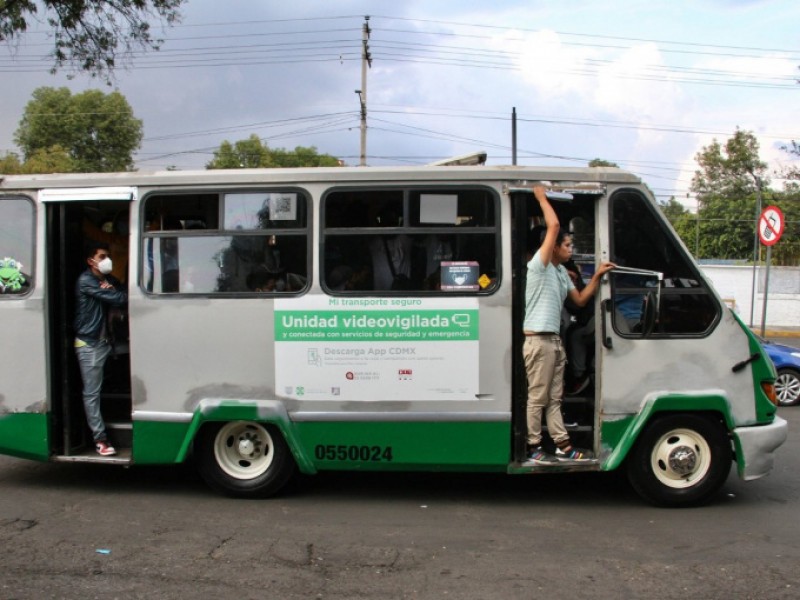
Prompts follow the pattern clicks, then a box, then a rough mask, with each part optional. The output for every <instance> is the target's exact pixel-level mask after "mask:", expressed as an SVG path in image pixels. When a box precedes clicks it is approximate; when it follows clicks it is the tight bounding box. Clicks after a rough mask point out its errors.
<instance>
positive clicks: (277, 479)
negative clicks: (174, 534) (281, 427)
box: [195, 421, 296, 498]
mask: <svg viewBox="0 0 800 600" xmlns="http://www.w3.org/2000/svg"><path fill="white" fill-rule="evenodd" d="M195 453H196V455H197V459H198V470H199V471H200V475H201V476H202V477H203V479H204V480H205V481H206V483H208V485H209V486H210V487H211V488H212V489H214V490H216V491H218V492H222V493H223V494H226V495H228V496H234V497H237V498H265V497H267V496H272V495H274V494H276V493H277V492H278V491H279V490H280V489H281V488H282V487H283V486H284V485H285V484H286V482H287V481H288V480H289V478H290V477H291V476H292V474H293V473H294V471H295V468H296V465H295V462H294V458H293V457H292V453H291V451H290V450H289V446H288V445H287V444H286V440H284V439H283V436H282V435H281V434H280V432H279V431H278V430H277V428H275V427H274V426H273V425H266V424H264V423H256V422H252V421H231V422H228V423H209V424H207V425H205V426H204V427H203V428H202V429H201V430H200V432H199V433H198V435H197V438H196V440H195Z"/></svg>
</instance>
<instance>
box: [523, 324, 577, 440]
mask: <svg viewBox="0 0 800 600" xmlns="http://www.w3.org/2000/svg"><path fill="white" fill-rule="evenodd" d="M522 353H523V356H524V358H525V372H526V373H527V375H528V445H529V446H538V445H539V444H541V443H542V413H544V414H545V418H546V419H547V429H548V432H549V433H550V437H552V438H553V441H554V442H555V443H556V446H560V447H565V446H567V445H568V444H569V434H568V433H567V430H566V428H565V427H564V419H563V417H562V416H561V399H562V397H563V395H564V366H565V364H566V362H567V356H566V352H564V347H563V346H562V345H561V338H560V337H559V336H557V335H533V336H526V337H525V345H524V346H523V348H522Z"/></svg>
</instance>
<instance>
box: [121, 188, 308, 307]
mask: <svg viewBox="0 0 800 600" xmlns="http://www.w3.org/2000/svg"><path fill="white" fill-rule="evenodd" d="M237 193H238V194H276V193H277V194H280V193H287V194H296V195H297V199H298V207H299V206H300V203H301V202H302V203H303V206H304V210H305V225H304V226H303V227H284V228H274V227H271V228H265V229H225V228H224V226H225V220H224V219H225V196H226V195H232V194H237ZM190 195H206V196H211V195H216V196H217V225H218V226H217V227H216V228H208V229H173V230H166V231H152V232H148V231H146V230H145V224H146V223H147V219H146V214H147V210H148V201H150V200H152V198H153V196H169V197H179V196H190ZM313 222H314V218H313V203H312V201H311V194H310V193H309V192H308V190H306V189H303V188H301V187H298V186H294V185H277V186H274V187H271V186H258V187H254V188H249V187H248V188H239V187H223V188H213V189H181V190H169V189H154V190H151V191H148V192H147V193H146V194H145V195H144V196H143V197H142V199H141V201H140V208H139V223H140V226H139V244H140V246H139V247H140V251H139V265H138V269H139V273H138V278H137V279H138V284H139V288H140V289H141V290H142V292H144V294H145V295H147V296H148V297H153V298H176V297H183V298H187V297H191V298H209V299H215V298H265V297H269V298H278V297H280V298H285V297H288V296H299V295H302V294H305V293H307V292H308V290H309V288H310V287H311V283H312V281H311V280H312V273H313V271H312V267H313V265H312V254H313V248H312V246H313ZM270 236H276V237H278V238H280V237H285V236H305V240H306V243H305V250H306V256H305V269H306V273H305V277H306V284H305V286H304V287H303V288H302V289H299V290H292V291H250V290H241V291H233V292H222V291H214V292H205V291H204V292H185V291H184V292H182V291H177V292H154V291H152V290H148V289H147V285H146V276H147V273H146V265H145V261H146V260H147V257H146V251H145V248H146V245H147V244H146V242H147V240H148V239H159V238H160V239H164V238H178V239H180V238H221V237H228V238H231V239H232V238H234V237H250V238H269V237H270Z"/></svg>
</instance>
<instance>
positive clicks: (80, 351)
mask: <svg viewBox="0 0 800 600" xmlns="http://www.w3.org/2000/svg"><path fill="white" fill-rule="evenodd" d="M84 256H85V262H86V264H87V266H88V268H87V269H86V270H85V271H84V272H83V273H81V275H80V277H78V281H77V282H76V284H75V303H76V304H75V305H76V308H75V321H74V332H75V344H74V345H75V354H76V356H77V358H78V365H79V366H80V372H81V379H82V381H83V405H84V410H85V412H86V421H87V423H88V425H89V428H90V429H91V430H92V439H93V440H94V444H95V449H96V450H97V453H98V454H100V455H101V456H111V455H114V454H116V450H115V449H114V447H113V446H112V445H111V444H109V442H108V436H107V434H106V426H105V422H104V421H103V416H102V414H101V411H100V391H101V389H102V387H103V368H104V366H105V362H106V359H107V358H108V356H109V355H110V354H111V350H112V346H111V344H110V342H109V331H108V330H109V328H108V312H109V309H110V308H112V307H113V308H125V307H126V306H127V304H128V293H127V291H126V290H125V288H124V286H123V284H122V283H121V282H120V281H119V280H118V279H117V278H116V277H114V276H113V275H112V274H111V273H112V270H113V261H112V260H111V258H110V256H109V246H108V244H106V243H104V242H91V241H90V242H88V243H87V244H86V251H85V253H84Z"/></svg>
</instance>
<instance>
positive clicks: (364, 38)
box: [356, 15, 372, 167]
mask: <svg viewBox="0 0 800 600" xmlns="http://www.w3.org/2000/svg"><path fill="white" fill-rule="evenodd" d="M369 34H370V28H369V15H366V16H365V17H364V26H363V27H362V29H361V89H360V90H356V94H358V101H359V104H360V105H361V160H360V161H359V163H358V164H359V165H360V166H362V167H365V166H367V67H368V66H369V67H372V55H371V54H370V53H369Z"/></svg>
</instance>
